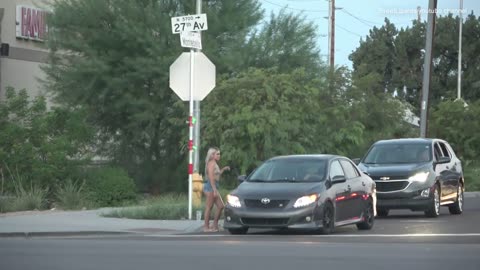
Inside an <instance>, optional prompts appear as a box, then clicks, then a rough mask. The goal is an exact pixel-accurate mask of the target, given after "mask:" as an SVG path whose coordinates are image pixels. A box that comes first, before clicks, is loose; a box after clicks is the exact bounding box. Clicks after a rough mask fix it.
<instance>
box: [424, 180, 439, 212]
mask: <svg viewBox="0 0 480 270" xmlns="http://www.w3.org/2000/svg"><path fill="white" fill-rule="evenodd" d="M432 194H433V195H432V200H431V202H430V206H429V208H428V209H427V210H426V211H425V216H427V217H431V218H435V217H438V216H439V215H440V189H439V188H438V185H434V186H433V191H432Z"/></svg>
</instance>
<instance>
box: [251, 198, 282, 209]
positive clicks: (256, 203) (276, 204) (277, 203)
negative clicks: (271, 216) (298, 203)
mask: <svg viewBox="0 0 480 270" xmlns="http://www.w3.org/2000/svg"><path fill="white" fill-rule="evenodd" d="M288 202H289V200H271V201H270V203H267V204H264V203H262V202H261V201H260V200H245V205H246V206H247V207H248V208H263V209H274V208H285V206H286V205H287V204H288Z"/></svg>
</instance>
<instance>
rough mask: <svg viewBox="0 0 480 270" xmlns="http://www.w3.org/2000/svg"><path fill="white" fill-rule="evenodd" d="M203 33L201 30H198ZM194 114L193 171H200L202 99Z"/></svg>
mask: <svg viewBox="0 0 480 270" xmlns="http://www.w3.org/2000/svg"><path fill="white" fill-rule="evenodd" d="M196 4H197V6H196V11H197V14H200V13H202V1H200V0H197V2H196ZM198 33H199V34H201V32H198ZM196 51H197V52H201V51H202V50H200V49H198V50H196ZM193 107H194V108H193V116H194V117H195V120H196V121H195V123H194V125H195V126H194V132H193V134H194V137H195V138H194V141H193V142H194V145H195V147H196V149H194V153H193V154H194V156H193V171H194V172H196V173H200V100H195V101H194V104H193Z"/></svg>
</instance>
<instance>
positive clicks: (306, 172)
mask: <svg viewBox="0 0 480 270" xmlns="http://www.w3.org/2000/svg"><path fill="white" fill-rule="evenodd" d="M325 171H326V162H325V160H321V159H314V158H282V159H274V160H268V161H266V162H265V163H263V164H262V165H260V167H258V168H257V169H256V170H255V171H254V172H253V173H252V175H250V177H249V178H248V181H250V182H256V181H258V182H283V181H285V182H319V181H322V180H324V179H325Z"/></svg>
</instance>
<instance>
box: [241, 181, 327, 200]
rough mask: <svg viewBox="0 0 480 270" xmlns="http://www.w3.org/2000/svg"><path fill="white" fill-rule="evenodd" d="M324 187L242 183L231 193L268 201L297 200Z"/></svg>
mask: <svg viewBox="0 0 480 270" xmlns="http://www.w3.org/2000/svg"><path fill="white" fill-rule="evenodd" d="M323 187H324V184H323V182H311V183H305V182H304V183H301V182H300V183H289V182H280V183H279V182H275V183H258V182H247V181H246V182H243V183H242V184H240V186H238V188H237V189H236V190H235V191H234V192H232V194H235V195H237V196H239V197H241V198H248V199H260V198H264V197H266V196H268V198H270V199H289V198H299V197H302V196H305V195H310V194H314V193H320V192H321V191H322V189H323Z"/></svg>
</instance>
